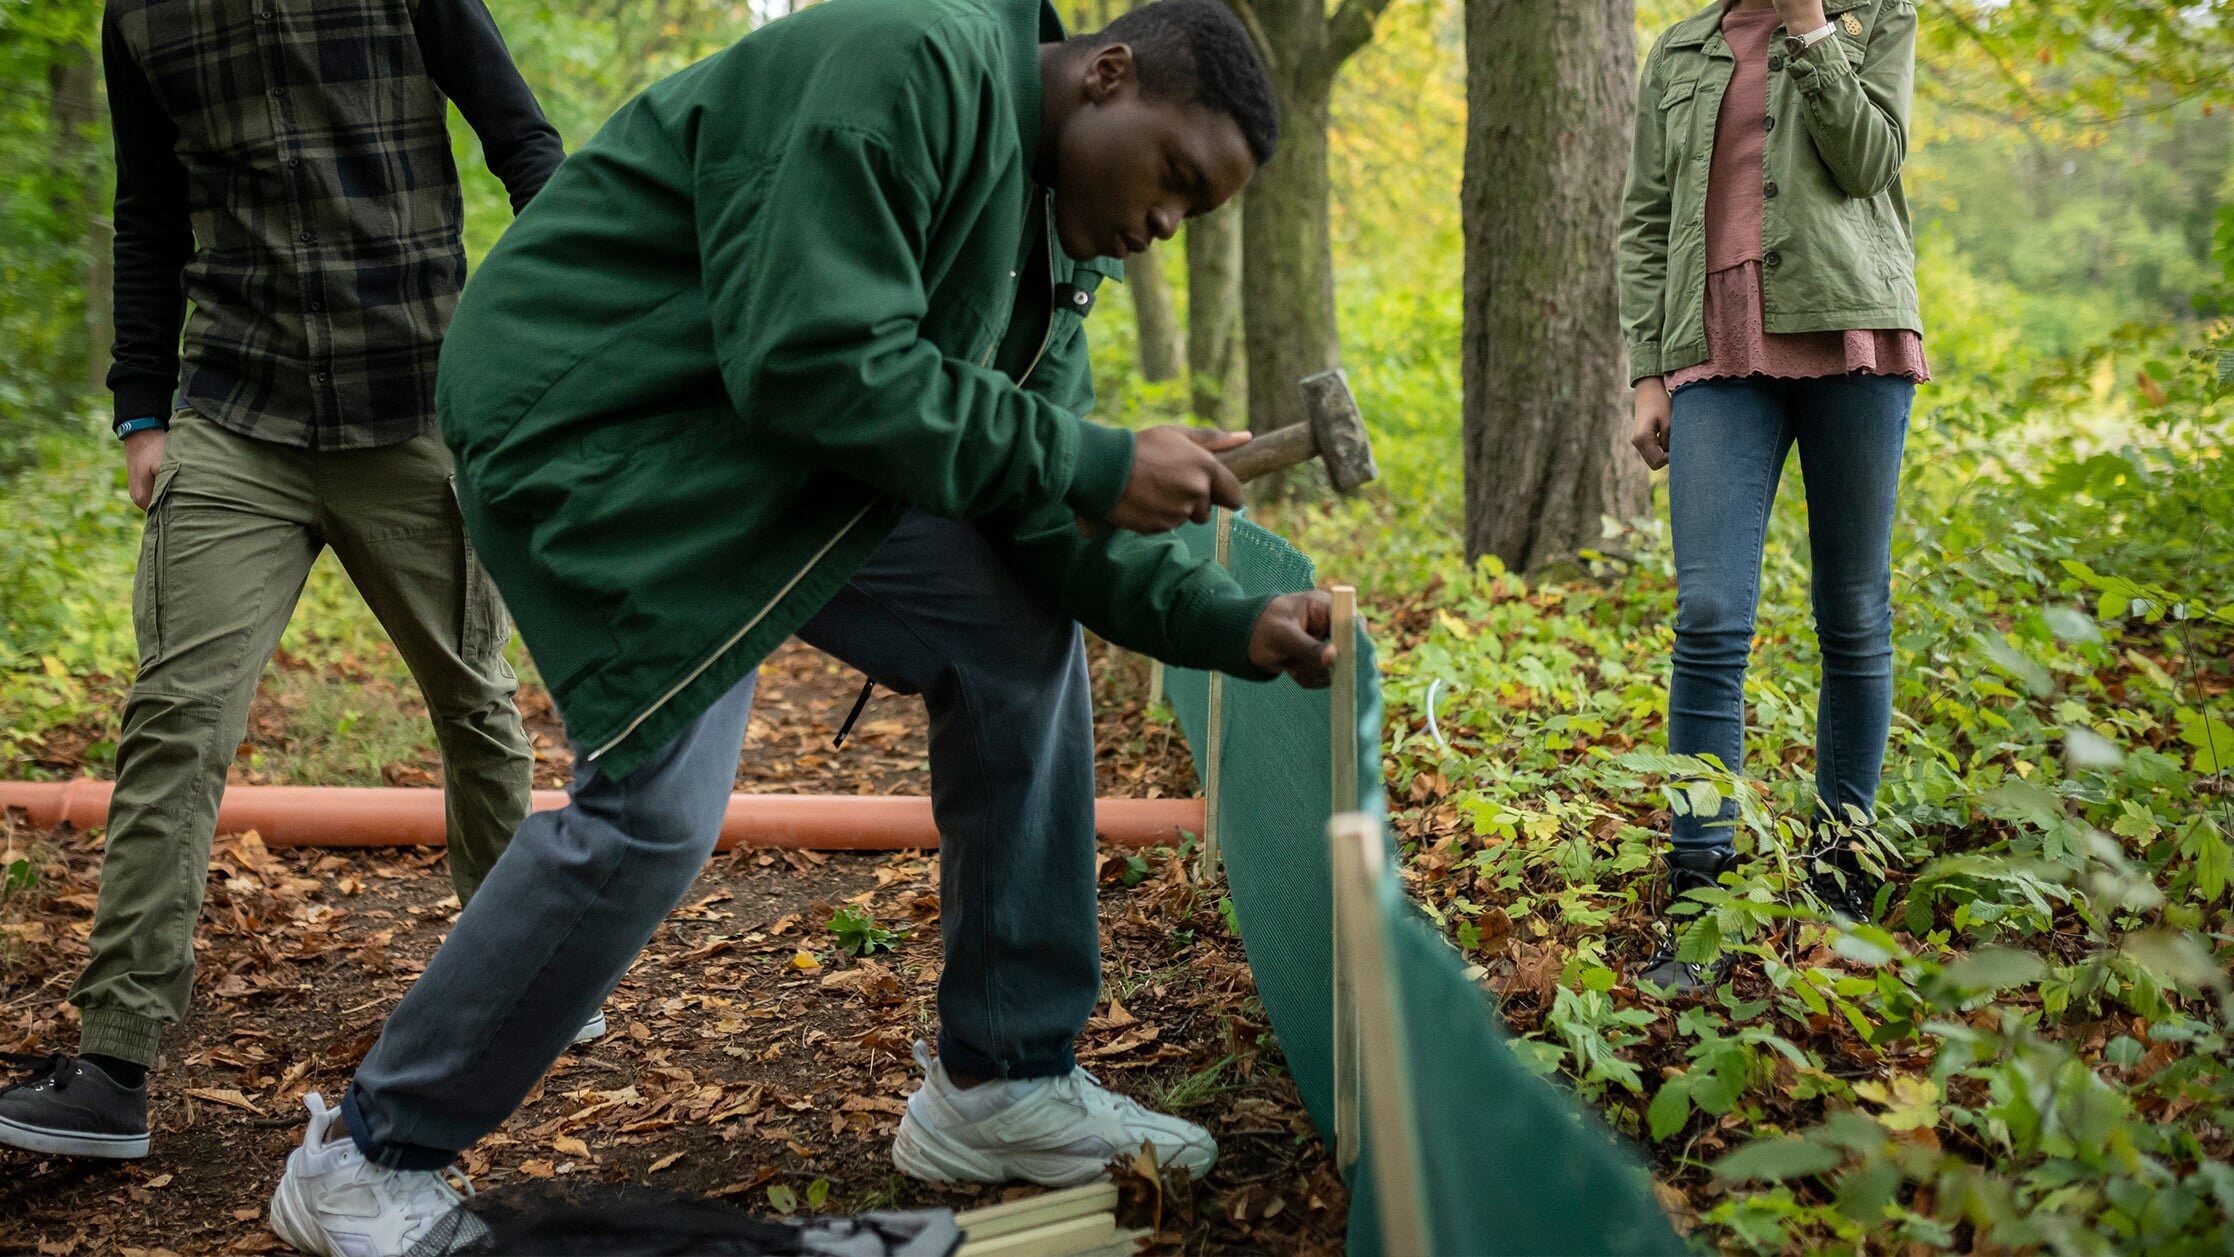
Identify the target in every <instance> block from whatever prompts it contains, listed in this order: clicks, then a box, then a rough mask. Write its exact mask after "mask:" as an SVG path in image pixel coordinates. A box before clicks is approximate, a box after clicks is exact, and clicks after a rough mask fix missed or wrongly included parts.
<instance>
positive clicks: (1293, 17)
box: [1226, 0, 1389, 496]
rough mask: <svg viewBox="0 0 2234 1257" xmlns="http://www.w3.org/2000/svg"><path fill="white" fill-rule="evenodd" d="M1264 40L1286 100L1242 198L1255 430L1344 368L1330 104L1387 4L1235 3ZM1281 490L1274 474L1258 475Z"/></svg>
mask: <svg viewBox="0 0 2234 1257" xmlns="http://www.w3.org/2000/svg"><path fill="white" fill-rule="evenodd" d="M1226 2H1227V4H1229V5H1230V6H1231V7H1232V8H1233V9H1234V11H1235V12H1236V13H1238V14H1240V15H1241V18H1242V21H1243V22H1245V23H1247V24H1248V26H1249V28H1250V32H1251V34H1253V35H1254V36H1255V37H1256V40H1257V47H1258V51H1260V52H1262V53H1263V54H1264V56H1265V63H1266V65H1267V66H1268V67H1269V69H1270V70H1271V72H1272V85H1273V90H1274V92H1275V94H1276V95H1277V96H1278V98H1279V102H1280V150H1279V152H1277V153H1275V154H1274V155H1273V158H1272V160H1271V161H1270V162H1269V163H1267V164H1266V165H1265V167H1264V169H1262V170H1260V171H1258V172H1257V177H1256V178H1255V179H1254V180H1253V181H1251V183H1250V189H1249V195H1248V198H1247V199H1246V201H1245V202H1244V203H1243V205H1242V216H1241V217H1242V240H1243V251H1244V253H1245V255H1246V256H1247V257H1248V259H1249V266H1248V271H1247V274H1246V275H1245V276H1244V277H1243V280H1242V286H1241V291H1242V300H1241V305H1242V322H1243V326H1244V329H1245V331H1246V333H1247V344H1248V371H1249V429H1250V430H1251V431H1252V432H1270V431H1272V430H1273V429H1275V428H1281V427H1285V426H1287V425H1288V424H1291V423H1297V422H1300V421H1301V420H1302V419H1303V396H1302V392H1301V390H1300V389H1299V388H1298V387H1297V382H1298V381H1300V380H1301V379H1302V378H1303V377H1304V376H1307V375H1312V374H1315V373H1317V372H1320V371H1324V370H1327V369H1328V368H1330V367H1335V366H1339V365H1340V364H1341V341H1340V338H1339V336H1338V335H1337V333H1336V329H1335V319H1334V258H1333V251H1332V247H1331V245H1330V243H1329V241H1330V231H1329V228H1328V223H1327V195H1328V179H1327V166H1326V160H1327V142H1326V127H1327V106H1328V101H1329V99H1330V98H1331V97H1332V96H1333V94H1334V79H1335V75H1336V74H1338V73H1339V72H1340V71H1341V69H1342V63H1343V62H1345V61H1347V60H1349V58H1350V56H1351V54H1353V53H1355V52H1356V51H1357V50H1358V49H1360V48H1362V47H1364V46H1365V44H1366V43H1367V42H1368V41H1369V40H1371V39H1372V37H1373V23H1374V22H1375V21H1377V20H1379V18H1380V15H1381V13H1382V11H1383V10H1385V9H1386V8H1388V5H1389V0H1342V4H1341V7H1340V8H1339V9H1337V10H1335V11H1334V13H1333V14H1332V15H1329V14H1328V12H1327V6H1326V0H1226ZM1259 483H1260V484H1263V485H1264V488H1265V491H1266V492H1268V493H1269V494H1271V495H1273V496H1277V495H1278V494H1279V493H1280V492H1281V490H1282V488H1283V486H1282V484H1281V483H1280V480H1279V478H1277V477H1266V478H1265V481H1261V482H1259Z"/></svg>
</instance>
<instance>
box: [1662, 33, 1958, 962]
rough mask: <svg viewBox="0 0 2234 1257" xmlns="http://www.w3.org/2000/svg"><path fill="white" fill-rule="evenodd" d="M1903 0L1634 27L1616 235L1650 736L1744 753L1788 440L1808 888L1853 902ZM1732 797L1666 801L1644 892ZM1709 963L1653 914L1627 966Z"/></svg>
mask: <svg viewBox="0 0 2234 1257" xmlns="http://www.w3.org/2000/svg"><path fill="white" fill-rule="evenodd" d="M1915 40H1916V10H1915V5H1914V3H1913V0H1828V2H1827V3H1826V0H1734V2H1732V0H1723V2H1721V3H1717V4H1716V5H1715V6H1714V7H1713V8H1711V9H1709V10H1707V11H1706V12H1704V13H1701V14H1699V15H1698V16H1696V17H1692V18H1689V19H1687V20H1685V21H1682V22H1679V23H1677V24H1676V25H1675V26H1674V27H1673V28H1671V29H1670V30H1669V31H1668V32H1667V33H1666V34H1664V35H1663V36H1661V38H1660V40H1659V42H1658V43H1657V44H1655V45H1654V47H1653V49H1652V53H1651V55H1650V57H1649V58H1648V59H1647V60H1646V63H1645V69H1644V75H1643V82H1642V86H1641V88H1640V92H1639V96H1638V108H1637V129H1636V141H1635V149H1634V152H1633V154H1632V156H1631V158H1630V165H1629V180H1628V189H1627V193H1626V196H1625V198H1624V203H1623V215H1622V232H1621V318H1622V327H1623V331H1624V333H1625V335H1626V339H1627V341H1628V348H1629V361H1630V375H1631V378H1632V380H1633V381H1634V382H1635V384H1636V421H1635V427H1634V430H1633V432H1632V440H1633V442H1634V444H1635V445H1636V447H1637V451H1638V453H1639V454H1640V455H1642V456H1643V458H1644V460H1645V462H1646V464H1647V465H1649V466H1651V467H1654V468H1659V467H1663V466H1664V467H1667V468H1668V469H1669V471H1668V505H1669V515H1670V519H1671V526H1672V527H1671V530H1672V532H1673V535H1674V539H1675V557H1676V587H1677V596H1676V602H1677V610H1676V628H1675V637H1676V642H1675V667H1674V680H1673V683H1672V685H1671V686H1670V689H1669V696H1668V749H1669V750H1670V751H1671V752H1673V753H1675V754H1679V755H1697V756H1703V757H1712V758H1713V759H1716V760H1718V761H1720V763H1721V764H1722V765H1723V766H1724V767H1725V768H1728V769H1730V770H1732V771H1736V770H1738V769H1740V768H1741V767H1742V765H1743V762H1744V741H1745V668H1746V658H1747V654H1748V652H1749V650H1750V648H1751V645H1752V641H1753V620H1754V607H1755V603H1756V601H1757V599H1758V596H1759V592H1760V588H1759V586H1760V572H1761V548H1762V541H1763V537H1764V535H1765V534H1766V531H1767V528H1768V519H1769V511H1770V507H1771V505H1772V503H1773V502H1774V500H1775V497H1776V488H1777V482H1778V480H1779V479H1780V477H1781V476H1782V473H1783V468H1784V462H1785V458H1786V455H1787V454H1788V453H1789V452H1790V451H1791V449H1792V447H1793V446H1795V445H1796V446H1798V447H1799V451H1800V465H1801V468H1802V470H1803V472H1804V474H1805V478H1806V484H1807V497H1808V520H1809V540H1810V551H1811V558H1812V560H1813V565H1814V566H1813V581H1812V589H1813V594H1814V603H1815V626H1816V636H1817V639H1818V641H1819V643H1820V644H1821V647H1822V655H1823V682H1822V692H1821V695H1820V697H1819V700H1818V703H1817V707H1816V791H1817V802H1816V812H1815V828H1816V835H1817V841H1816V850H1815V851H1814V852H1813V853H1812V855H1811V857H1810V859H1809V861H1808V867H1809V868H1810V870H1811V879H1810V880H1811V882H1812V884H1813V885H1814V887H1815V890H1816V893H1817V894H1818V895H1819V896H1820V897H1821V898H1823V899H1824V900H1825V901H1826V902H1827V903H1828V904H1829V905H1830V906H1831V907H1832V908H1833V910H1835V911H1839V912H1843V913H1845V914H1848V915H1850V916H1854V917H1865V916H1866V915H1867V914H1868V912H1869V907H1870V897H1871V895H1870V888H1869V887H1868V886H1867V884H1866V881H1865V878H1864V876H1863V872H1862V868H1861V865H1860V864H1859V862H1858V861H1857V860H1856V859H1855V855H1854V851H1855V848H1856V847H1857V846H1858V845H1860V844H1858V843H1857V842H1856V839H1857V837H1858V835H1859V834H1860V832H1861V831H1862V830H1864V829H1866V828H1867V826H1868V825H1869V824H1870V820H1871V817H1872V815H1873V809H1874V806H1875V802H1876V797H1877V783H1878V777H1879V773H1880V770H1881V768H1882V765H1883V762H1884V756H1885V741H1886V735H1887V732H1888V730H1889V728H1890V725H1891V719H1892V609H1891V557H1890V556H1891V538H1892V523H1893V503H1894V496H1895V492H1896V489H1897V487H1898V484H1899V480H1900V463H1901V452H1902V448H1903V445H1904V443H1905V440H1906V436H1907V430H1908V416H1909V406H1910V403H1911V401H1912V400H1913V398H1914V395H1915V389H1916V385H1917V384H1918V383H1920V382H1922V381H1924V380H1926V379H1928V378H1930V376H1929V370H1928V368H1927V367H1926V364H1925V361H1924V348H1923V338H1922V336H1923V325H1922V322H1921V321H1920V320H1919V318H1918V316H1917V301H1916V278H1915V258H1914V251H1913V249H1912V247H1911V244H1910V238H1909V227H1908V209H1907V203H1906V201H1905V199H1904V198H1903V196H1902V194H1901V184H1900V172H1901V162H1902V159H1903V158H1904V157H1905V155H1906V153H1907V150H1908V105H1909V93H1910V84H1911V80H1912V79H1913V76H1914V69H1915ZM1735 821H1736V807H1735V804H1734V803H1733V802H1730V801H1725V802H1724V804H1723V806H1722V808H1721V810H1720V811H1719V813H1716V814H1687V815H1678V816H1677V817H1676V818H1675V823H1674V850H1673V851H1672V852H1671V854H1670V856H1669V861H1668V865H1669V867H1668V879H1669V886H1668V892H1669V893H1668V900H1669V901H1670V902H1673V901H1674V900H1675V899H1676V898H1677V897H1679V896H1681V895H1682V894H1683V893H1684V892H1686V891H1688V890H1692V889H1697V888H1703V887H1708V886H1712V885H1714V884H1715V883H1716V880H1717V879H1718V878H1719V877H1720V876H1721V874H1722V873H1724V872H1726V871H1728V870H1729V869H1730V868H1731V867H1732V866H1733V865H1734V863H1735V861H1736V856H1735V852H1734V850H1733V845H1732V841H1731V839H1732V835H1733V833H1734V830H1735ZM1719 968H1720V966H1718V965H1700V964H1686V963H1683V962H1680V961H1679V960H1677V958H1676V948H1675V939H1674V932H1673V931H1672V930H1671V931H1668V932H1667V934H1666V936H1665V939H1664V941H1663V944H1662V945H1661V947H1660V949H1659V951H1658V953H1657V954H1655V955H1654V956H1653V957H1652V958H1651V959H1650V960H1649V961H1647V962H1646V964H1645V966H1644V969H1643V971H1642V973H1641V974H1640V976H1641V977H1643V978H1645V979H1647V980H1649V981H1652V982H1655V983H1657V984H1659V985H1661V986H1665V987H1672V988H1677V989H1690V988H1696V987H1699V986H1703V985H1707V984H1709V983H1710V982H1711V981H1712V980H1713V979H1715V978H1717V977H1719Z"/></svg>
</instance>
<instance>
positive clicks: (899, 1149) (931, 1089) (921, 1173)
mask: <svg viewBox="0 0 2234 1257" xmlns="http://www.w3.org/2000/svg"><path fill="white" fill-rule="evenodd" d="M915 1060H916V1063H917V1064H918V1065H921V1066H922V1067H923V1073H924V1082H923V1086H922V1087H921V1088H919V1089H918V1090H917V1091H916V1093H915V1094H914V1095H911V1096H909V1097H908V1111H907V1116H905V1117H903V1118H901V1119H900V1134H899V1137H898V1138H896V1139H894V1140H893V1141H892V1164H894V1165H896V1166H898V1167H900V1172H901V1173H903V1174H906V1175H908V1176H909V1177H910V1178H918V1179H922V1180H924V1181H925V1182H931V1183H1005V1182H1010V1181H1012V1180H1017V1179H1021V1180H1023V1181H1025V1182H1030V1183H1038V1184H1040V1185H1041V1186H1043V1187H1071V1186H1075V1185H1076V1184H1079V1183H1086V1182H1091V1181H1092V1180H1094V1179H1097V1178H1100V1177H1101V1176H1102V1175H1103V1174H1104V1172H1106V1171H1107V1170H1108V1168H1109V1163H1110V1162H1111V1161H1113V1160H1116V1159H1117V1158H1118V1157H1125V1156H1131V1155H1133V1154H1134V1153H1137V1152H1139V1151H1140V1146H1141V1144H1143V1143H1147V1144H1151V1145H1153V1146H1154V1148H1155V1150H1156V1163H1157V1164H1158V1165H1161V1166H1163V1167H1165V1168H1167V1169H1169V1168H1178V1169H1183V1170H1185V1171H1187V1173H1188V1174H1189V1175H1191V1176H1193V1177H1195V1178H1198V1179H1199V1178H1201V1177H1202V1176H1203V1175H1204V1174H1207V1173H1209V1171H1210V1167H1211V1166H1213V1165H1216V1164H1217V1162H1218V1145H1217V1142H1216V1141H1215V1140H1213V1139H1211V1137H1210V1132H1209V1131H1206V1130H1204V1129H1203V1128H1202V1127H1200V1126H1197V1125H1195V1124H1194V1123H1193V1122H1187V1121H1182V1120H1180V1119H1179V1118H1176V1117H1171V1116H1168V1115H1166V1114H1163V1113H1158V1112H1155V1111H1154V1110H1152V1109H1148V1108H1145V1107H1143V1106H1142V1105H1140V1104H1138V1103H1136V1102H1134V1101H1132V1100H1129V1099H1126V1098H1125V1097H1124V1096H1121V1095H1116V1094H1114V1093H1112V1092H1110V1091H1108V1090H1107V1089H1105V1088H1104V1087H1103V1086H1102V1085H1101V1081H1100V1080H1099V1079H1097V1078H1095V1077H1094V1076H1093V1075H1092V1074H1089V1073H1087V1072H1086V1071H1085V1070H1083V1069H1073V1070H1072V1071H1071V1072H1070V1073H1069V1074H1067V1075H1065V1076H1063V1077H1061V1078H1029V1079H1022V1080H1018V1081H1005V1082H1004V1081H995V1082H988V1083H985V1084H983V1085H981V1086H977V1087H972V1088H969V1089H968V1090H964V1089H962V1088H961V1087H957V1086H955V1085H954V1082H953V1080H952V1079H950V1078H948V1077H947V1073H946V1066H944V1065H943V1064H940V1063H939V1062H937V1061H934V1060H932V1059H931V1053H930V1050H929V1049H928V1048H926V1047H925V1046H924V1045H923V1044H921V1043H917V1044H916V1045H915Z"/></svg>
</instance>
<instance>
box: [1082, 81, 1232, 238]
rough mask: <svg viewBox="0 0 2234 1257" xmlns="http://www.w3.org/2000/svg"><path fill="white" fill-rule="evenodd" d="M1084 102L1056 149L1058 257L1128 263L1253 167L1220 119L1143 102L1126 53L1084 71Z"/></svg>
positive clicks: (1218, 199) (1226, 120) (1175, 105)
mask: <svg viewBox="0 0 2234 1257" xmlns="http://www.w3.org/2000/svg"><path fill="white" fill-rule="evenodd" d="M1084 74H1085V83H1084V85H1083V87H1084V91H1085V100H1084V102H1083V103H1082V105H1081V107H1080V108H1079V109H1078V110H1077V112H1075V113H1073V114H1072V115H1071V116H1070V119H1069V120H1068V121H1067V122H1066V123H1065V124H1064V126H1063V129H1062V132H1061V134H1060V136H1059V137H1058V139H1057V143H1056V158H1055V160H1056V173H1055V233H1056V237H1057V238H1058V239H1060V240H1061V241H1062V243H1063V252H1065V253H1068V254H1069V255H1071V256H1072V257H1073V258H1077V259H1079V260H1081V261H1083V260H1084V259H1086V258H1091V257H1100V256H1107V257H1115V258H1123V257H1129V256H1131V255H1132V254H1135V253H1138V252H1140V251H1142V250H1143V249H1146V248H1147V247H1148V246H1149V245H1151V244H1153V243H1155V242H1156V241H1158V240H1169V239H1171V237H1172V236H1174V235H1176V234H1177V233H1178V231H1179V224H1180V223H1181V222H1182V221H1184V220H1186V219H1188V218H1192V217H1194V216H1196V215H1198V214H1207V213H1209V212H1210V211H1211V210H1214V209H1216V208H1218V207H1219V206H1220V205H1223V204H1225V203H1226V202H1227V201H1229V200H1231V199H1232V198H1233V195H1234V194H1235V193H1237V192H1239V191H1241V188H1242V185H1244V184H1246V183H1248V182H1249V177H1250V176H1251V175H1253V174H1255V173H1256V170H1257V163H1256V159H1255V157H1254V156H1253V155H1251V153H1250V152H1249V144H1248V141H1247V140H1245V139H1243V138H1242V135H1241V126H1240V124H1239V123H1236V122H1235V121H1234V120H1233V119H1232V118H1231V117H1229V116H1228V115H1226V114H1224V113H1221V112H1218V111H1216V110H1211V109H1206V108H1204V107H1203V106H1201V105H1197V104H1193V103H1186V104H1182V103H1179V102H1176V101H1172V100H1165V99H1162V98H1159V97H1155V96H1150V95H1146V94H1144V93H1143V92H1142V91H1141V90H1140V80H1139V79H1138V78H1137V77H1136V76H1135V75H1134V73H1133V62H1132V50H1131V49H1130V48H1128V47H1126V46H1125V45H1123V44H1117V45H1113V46H1111V47H1109V48H1106V49H1104V50H1102V51H1101V52H1100V53H1098V54H1096V55H1095V56H1094V58H1093V60H1092V61H1091V62H1089V63H1088V64H1087V66H1086V68H1085V70H1084Z"/></svg>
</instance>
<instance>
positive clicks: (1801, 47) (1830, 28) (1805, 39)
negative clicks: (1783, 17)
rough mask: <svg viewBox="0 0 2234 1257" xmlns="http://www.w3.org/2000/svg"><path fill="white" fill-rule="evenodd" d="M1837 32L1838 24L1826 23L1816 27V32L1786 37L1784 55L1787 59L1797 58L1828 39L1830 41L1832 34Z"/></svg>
mask: <svg viewBox="0 0 2234 1257" xmlns="http://www.w3.org/2000/svg"><path fill="white" fill-rule="evenodd" d="M1837 30H1838V23H1836V22H1825V23H1823V24H1822V25H1821V26H1819V27H1816V28H1815V29H1814V30H1811V31H1809V32H1807V33H1806V34H1804V35H1786V36H1785V37H1784V55H1785V56H1787V57H1797V56H1799V55H1800V54H1801V53H1803V52H1806V51H1807V50H1808V49H1810V48H1813V47H1814V46H1815V45H1817V44H1819V43H1822V42H1823V41H1824V40H1826V39H1829V38H1830V37H1831V35H1832V33H1833V32H1835V31H1837Z"/></svg>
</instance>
